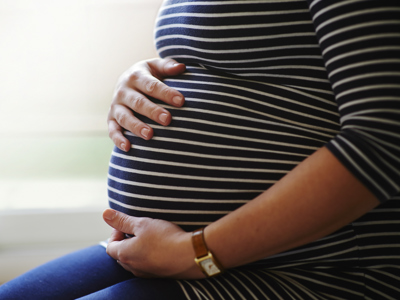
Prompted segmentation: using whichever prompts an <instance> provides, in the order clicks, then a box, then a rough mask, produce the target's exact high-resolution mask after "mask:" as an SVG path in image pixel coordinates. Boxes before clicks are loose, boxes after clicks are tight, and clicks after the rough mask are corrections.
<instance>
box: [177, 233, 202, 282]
mask: <svg viewBox="0 0 400 300" xmlns="http://www.w3.org/2000/svg"><path fill="white" fill-rule="evenodd" d="M177 241H178V242H177V250H178V251H177V252H176V258H177V261H176V263H178V264H179V265H180V267H179V269H180V270H181V271H180V272H179V273H177V274H174V275H173V276H172V277H174V278H185V279H200V278H205V277H206V276H205V275H204V274H203V273H202V272H201V270H200V269H199V267H198V266H197V264H196V263H195V261H194V258H195V252H194V249H193V245H192V233H191V232H183V233H181V234H180V236H179V237H178V239H177Z"/></svg>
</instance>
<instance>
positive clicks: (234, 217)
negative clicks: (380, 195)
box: [205, 147, 379, 268]
mask: <svg viewBox="0 0 400 300" xmlns="http://www.w3.org/2000/svg"><path fill="white" fill-rule="evenodd" d="M378 204H379V202H378V200H377V199H376V197H375V196H374V195H373V194H372V193H371V192H370V191H369V190H368V189H367V188H366V187H365V186H363V185H362V184H361V183H360V182H359V181H358V180H357V179H356V178H355V177H354V176H353V175H352V174H351V173H350V172H349V171H348V170H347V169H346V168H345V167H344V166H343V165H342V164H341V163H340V162H339V161H338V160H337V159H336V158H335V157H334V156H333V155H332V154H331V153H330V151H329V150H327V149H326V148H325V147H324V148H321V149H320V150H318V151H317V152H315V153H314V154H312V155H311V156H310V157H309V158H307V159H306V160H305V161H303V162H302V163H300V164H299V165H298V166H297V167H296V168H295V169H294V170H292V171H291V172H289V174H287V175H286V176H285V177H284V178H282V179H281V180H280V181H279V182H277V183H276V184H275V185H274V186H272V187H271V188H270V189H268V190H267V191H266V192H264V193H263V194H261V195H260V196H259V197H257V198H256V199H254V200H252V201H250V202H249V203H247V204H246V205H244V206H242V207H241V208H239V209H237V210H236V211H234V212H232V213H230V214H228V215H227V216H225V217H223V218H221V219H220V220H218V221H216V222H214V223H212V224H210V225H209V226H207V228H206V230H205V240H206V242H207V245H208V247H209V248H210V250H211V251H212V252H213V253H214V254H215V255H216V257H217V258H218V259H219V260H220V262H221V263H222V265H223V266H224V267H226V268H231V267H235V266H239V265H243V264H245V263H249V262H252V261H256V260H258V259H261V258H264V257H268V256H270V255H273V254H276V253H280V252H283V251H286V250H289V249H292V248H294V247H297V246H300V245H304V244H306V243H309V242H311V241H313V240H316V239H318V238H321V237H323V236H326V235H328V234H330V233H332V232H334V231H336V230H338V229H339V228H341V227H343V226H345V225H346V224H348V223H350V222H352V221H353V220H355V219H357V218H359V217H360V216H362V215H363V214H365V213H366V212H368V211H369V210H371V209H372V208H374V207H375V206H377V205H378Z"/></svg>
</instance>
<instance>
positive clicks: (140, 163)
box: [108, 67, 338, 230]
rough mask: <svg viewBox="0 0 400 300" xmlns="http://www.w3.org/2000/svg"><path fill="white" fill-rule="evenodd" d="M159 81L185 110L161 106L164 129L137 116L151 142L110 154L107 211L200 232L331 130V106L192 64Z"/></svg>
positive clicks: (334, 124)
mask: <svg viewBox="0 0 400 300" xmlns="http://www.w3.org/2000/svg"><path fill="white" fill-rule="evenodd" d="M165 83H166V84H168V85H169V86H171V87H174V88H176V89H177V90H179V91H180V92H182V94H183V95H184V96H185V99H186V102H185V105H184V107H182V108H173V107H169V106H167V105H165V107H166V108H167V109H169V110H170V111H171V113H172V116H173V120H172V122H171V124H170V125H169V126H167V127H163V126H160V125H157V124H155V123H154V122H152V121H151V120H149V119H146V118H144V117H141V118H142V120H144V121H145V122H147V123H149V124H151V126H152V127H153V128H154V137H153V138H152V139H151V140H150V141H145V140H142V139H141V138H138V137H136V136H134V135H133V134H132V133H130V132H125V135H126V136H127V138H128V139H129V140H130V142H131V143H132V148H131V150H130V151H129V152H128V153H125V152H122V151H120V150H119V149H118V148H114V151H113V153H112V157H111V161H110V167H109V175H108V195H109V202H110V206H111V207H112V208H114V209H117V210H119V211H122V212H124V213H127V214H129V215H133V216H140V217H151V218H158V219H164V220H168V221H171V222H174V223H175V224H177V225H179V226H181V227H182V228H183V229H185V230H194V229H195V228H198V227H201V226H205V225H207V224H209V223H211V222H213V221H215V220H217V219H219V218H221V217H222V216H224V215H225V214H227V213H229V212H231V211H233V210H235V209H236V208H238V207H239V206H241V205H243V204H244V203H246V202H247V201H250V200H251V199H253V198H255V197H256V196H257V195H259V194H260V193H262V192H263V191H265V190H266V189H268V188H269V187H270V186H271V185H272V184H274V183H275V182H276V181H278V180H279V179H280V178H281V177H282V176H284V175H285V174H286V173H287V172H288V171H290V170H291V169H293V168H294V167H295V166H296V165H297V164H298V163H300V162H301V161H302V160H303V159H304V158H306V157H307V156H308V155H310V154H311V153H312V152H314V151H315V150H316V149H318V148H319V147H321V146H322V145H323V144H324V143H326V142H327V141H328V140H329V139H330V138H332V137H333V136H334V135H335V133H337V130H338V116H337V109H336V106H335V105H334V104H333V103H332V101H329V100H325V99H323V98H321V97H320V96H316V95H312V94H310V93H305V92H304V91H302V92H300V91H297V90H295V89H293V88H290V87H284V86H274V85H268V84H265V83H261V82H253V81H243V80H239V79H238V78H232V77H225V76H221V75H218V74H215V73H211V72H210V71H208V70H206V69H203V68H199V67H188V71H187V73H185V74H183V75H181V76H179V77H176V78H174V79H168V80H166V81H165ZM162 105H164V104H162Z"/></svg>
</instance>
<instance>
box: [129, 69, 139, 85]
mask: <svg viewBox="0 0 400 300" xmlns="http://www.w3.org/2000/svg"><path fill="white" fill-rule="evenodd" d="M141 76H142V74H141V72H140V70H138V69H134V70H132V71H131V72H130V74H129V76H128V78H129V82H130V83H133V82H135V81H137V80H139V78H140V77H141Z"/></svg>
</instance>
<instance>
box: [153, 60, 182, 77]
mask: <svg viewBox="0 0 400 300" xmlns="http://www.w3.org/2000/svg"><path fill="white" fill-rule="evenodd" d="M149 66H150V67H151V69H152V71H153V72H154V73H155V74H156V75H157V76H158V77H160V78H164V77H168V76H175V75H179V74H181V73H183V72H185V70H186V66H185V64H182V63H178V62H177V61H176V60H173V59H171V58H165V59H155V60H153V61H150V62H149Z"/></svg>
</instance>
